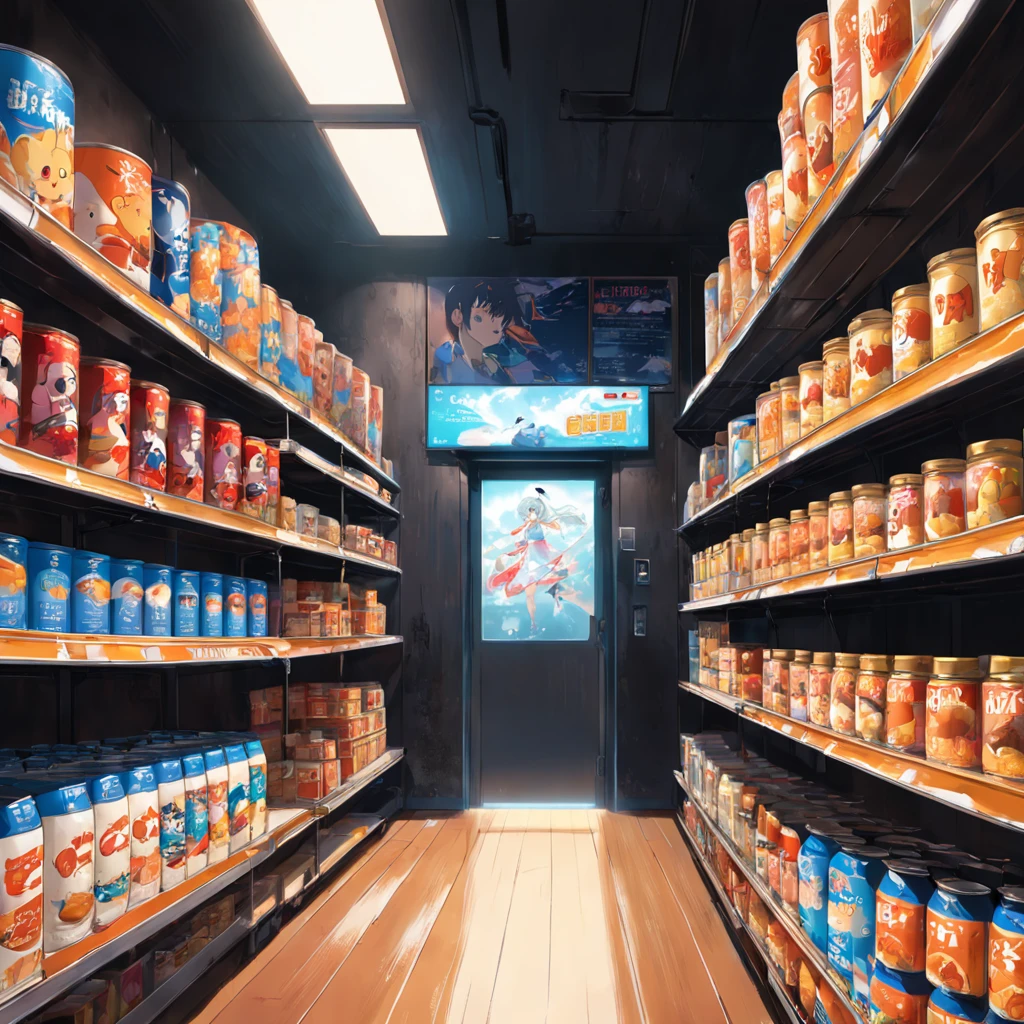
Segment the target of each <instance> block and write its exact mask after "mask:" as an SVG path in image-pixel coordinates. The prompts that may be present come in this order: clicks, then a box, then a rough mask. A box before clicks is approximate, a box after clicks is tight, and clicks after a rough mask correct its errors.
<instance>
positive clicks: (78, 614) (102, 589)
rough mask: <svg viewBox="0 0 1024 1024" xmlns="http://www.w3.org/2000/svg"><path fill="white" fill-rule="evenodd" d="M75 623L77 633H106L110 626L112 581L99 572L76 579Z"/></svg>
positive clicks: (74, 627) (88, 573)
mask: <svg viewBox="0 0 1024 1024" xmlns="http://www.w3.org/2000/svg"><path fill="white" fill-rule="evenodd" d="M74 602H75V606H74V620H75V621H74V623H73V629H74V630H75V632H76V633H105V632H106V631H107V630H108V629H109V628H110V616H109V614H108V610H109V607H110V582H109V581H108V580H105V579H103V577H102V576H100V574H99V573H97V572H87V573H86V574H85V575H84V576H80V577H79V578H78V579H77V580H75V596H74Z"/></svg>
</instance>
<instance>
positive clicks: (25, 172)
mask: <svg viewBox="0 0 1024 1024" xmlns="http://www.w3.org/2000/svg"><path fill="white" fill-rule="evenodd" d="M0 81H4V82H7V83H8V89H7V102H6V103H5V104H2V105H0V129H2V131H3V134H4V157H3V160H2V162H0V177H3V179H4V180H5V181H6V182H7V183H8V184H10V185H12V186H13V187H14V188H16V189H17V190H18V191H19V192H21V194H22V195H25V196H28V198H29V199H31V200H32V201H33V202H34V203H38V204H39V205H40V206H41V207H42V208H43V209H44V210H45V211H46V212H47V213H49V214H50V215H51V216H53V217H56V218H57V220H59V221H60V222H61V223H62V224H63V225H64V226H65V227H66V228H71V227H72V225H73V223H74V218H73V216H72V209H73V204H74V185H75V147H74V133H75V91H74V89H73V88H72V87H71V81H70V79H69V78H68V76H67V75H65V74H64V72H63V71H61V69H60V68H59V67H57V65H56V64H53V63H51V62H50V61H48V60H46V59H45V58H44V57H40V56H38V55H37V54H34V53H30V52H29V51H28V50H20V49H18V48H17V47H15V46H8V45H6V44H3V45H0Z"/></svg>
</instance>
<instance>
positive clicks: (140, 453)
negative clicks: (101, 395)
mask: <svg viewBox="0 0 1024 1024" xmlns="http://www.w3.org/2000/svg"><path fill="white" fill-rule="evenodd" d="M170 405H171V396H170V394H169V393H168V391H167V388H165V387H163V386H162V385H160V384H154V383H152V382H151V381H147V380H136V381H132V391H131V410H132V412H131V473H130V479H131V481H132V483H133V484H139V485H140V486H142V487H151V488H152V489H153V490H154V491H163V490H166V489H167V413H168V412H169V410H170Z"/></svg>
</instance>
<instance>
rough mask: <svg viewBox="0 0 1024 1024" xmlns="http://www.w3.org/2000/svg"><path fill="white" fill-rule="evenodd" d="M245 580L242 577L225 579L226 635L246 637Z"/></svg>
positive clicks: (227, 577) (226, 577)
mask: <svg viewBox="0 0 1024 1024" xmlns="http://www.w3.org/2000/svg"><path fill="white" fill-rule="evenodd" d="M246 605H247V602H246V593H245V580H244V579H242V577H241V576H225V577H224V635H225V636H246V618H247V614H246Z"/></svg>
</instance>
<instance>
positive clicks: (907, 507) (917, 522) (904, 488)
mask: <svg viewBox="0 0 1024 1024" xmlns="http://www.w3.org/2000/svg"><path fill="white" fill-rule="evenodd" d="M888 516H889V550H890V551H899V550H901V549H902V548H910V547H914V546H916V545H918V544H923V543H924V477H923V476H921V474H920V473H901V474H900V475H899V476H893V477H890V478H889V502H888Z"/></svg>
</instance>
